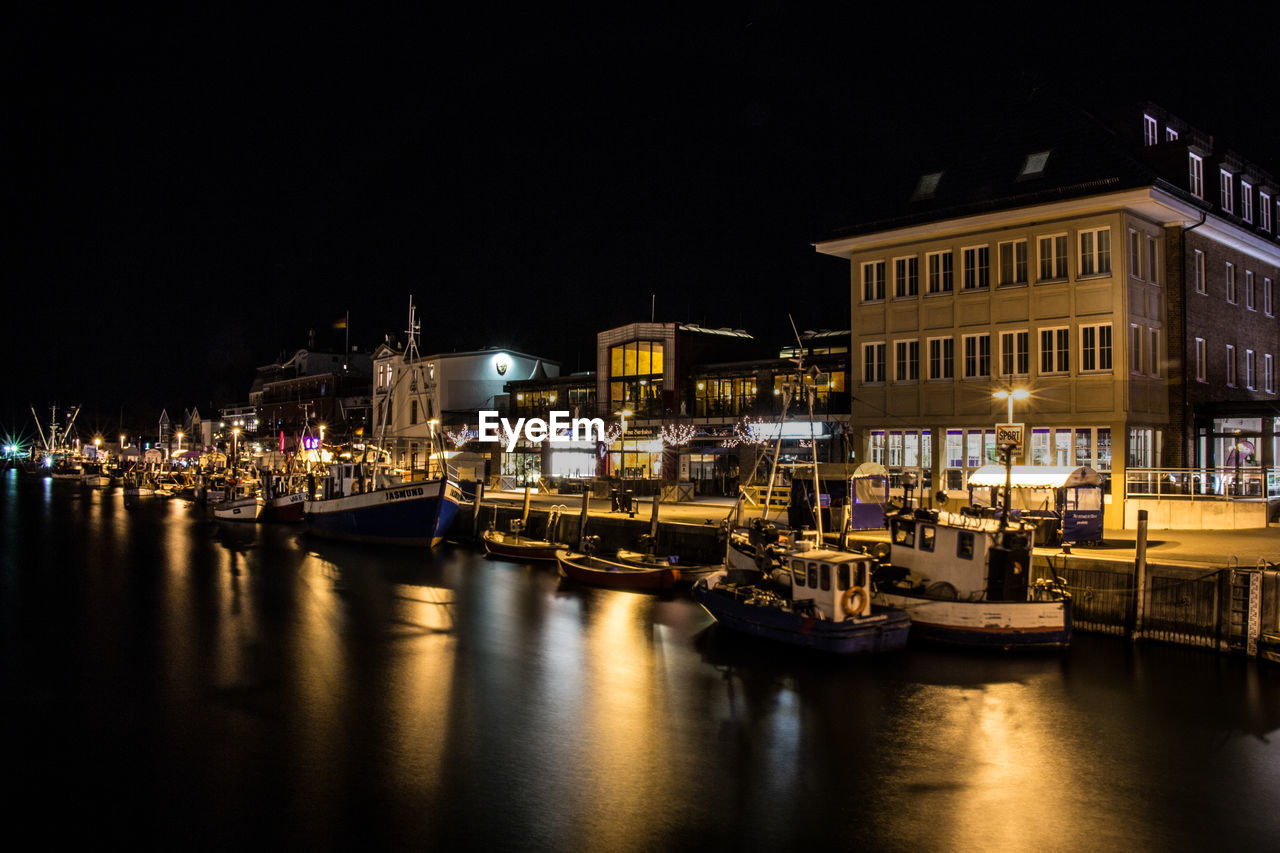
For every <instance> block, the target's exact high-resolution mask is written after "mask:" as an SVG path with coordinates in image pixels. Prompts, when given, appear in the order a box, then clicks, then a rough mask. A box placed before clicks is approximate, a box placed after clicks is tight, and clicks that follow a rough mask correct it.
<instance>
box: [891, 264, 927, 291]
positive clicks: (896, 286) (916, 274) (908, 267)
mask: <svg viewBox="0 0 1280 853" xmlns="http://www.w3.org/2000/svg"><path fill="white" fill-rule="evenodd" d="M904 273H905V275H904ZM919 295H920V256H919V255H902V256H901V257H897V258H894V259H893V298H894V299H914V298H915V297H917V296H919Z"/></svg>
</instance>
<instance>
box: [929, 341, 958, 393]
mask: <svg viewBox="0 0 1280 853" xmlns="http://www.w3.org/2000/svg"><path fill="white" fill-rule="evenodd" d="M934 344H939V346H938V348H937V349H938V353H937V358H936V359H935V358H934ZM947 344H950V345H951V346H950V352H948V351H947V350H948V347H947V346H946V345H947ZM926 347H927V349H928V359H929V381H930V382H952V381H954V380H955V378H956V339H955V337H954V336H942V337H933V338H927V339H926ZM935 362H936V363H937V365H938V367H939V371H938V373H939V374H942V375H935V374H934V364H935Z"/></svg>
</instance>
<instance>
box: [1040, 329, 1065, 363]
mask: <svg viewBox="0 0 1280 853" xmlns="http://www.w3.org/2000/svg"><path fill="white" fill-rule="evenodd" d="M1069 370H1071V330H1070V329H1068V328H1067V327H1066V326H1061V327H1059V328H1056V329H1041V330H1040V372H1041V373H1066V372H1067V371H1069Z"/></svg>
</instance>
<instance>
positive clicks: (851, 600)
mask: <svg viewBox="0 0 1280 853" xmlns="http://www.w3.org/2000/svg"><path fill="white" fill-rule="evenodd" d="M866 605H867V593H866V590H864V589H863V588H862V587H860V586H851V587H849V589H847V590H845V593H844V598H842V599H841V600H840V606H841V607H843V608H844V612H845V615H846V616H861V615H862V610H863V608H864V607H866Z"/></svg>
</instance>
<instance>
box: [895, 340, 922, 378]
mask: <svg viewBox="0 0 1280 853" xmlns="http://www.w3.org/2000/svg"><path fill="white" fill-rule="evenodd" d="M913 344H914V345H915V346H914V349H915V356H914V358H913V357H912V345H913ZM904 351H905V358H904V357H903V353H904ZM904 368H905V371H904ZM912 374H914V375H912ZM893 381H894V383H895V384H896V383H899V382H902V383H906V382H911V383H915V382H919V381H920V339H919V338H900V339H897V340H894V342H893Z"/></svg>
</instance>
